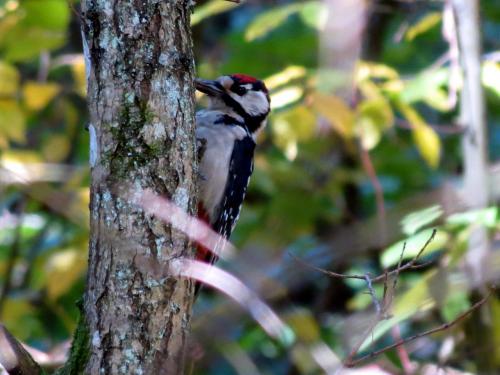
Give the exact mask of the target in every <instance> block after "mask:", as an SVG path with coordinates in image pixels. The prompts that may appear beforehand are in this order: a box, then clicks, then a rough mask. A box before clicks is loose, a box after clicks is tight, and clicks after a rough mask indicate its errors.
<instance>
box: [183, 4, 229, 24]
mask: <svg viewBox="0 0 500 375" xmlns="http://www.w3.org/2000/svg"><path fill="white" fill-rule="evenodd" d="M238 5H239V4H238V3H236V2H229V1H219V0H211V1H209V2H208V3H206V4H203V5H200V6H197V7H196V8H194V14H193V15H192V16H191V26H194V25H196V24H198V23H200V22H201V21H203V20H204V19H205V18H208V17H211V16H214V15H216V14H220V13H223V12H227V11H228V10H230V9H233V8H234V7H236V6H238Z"/></svg>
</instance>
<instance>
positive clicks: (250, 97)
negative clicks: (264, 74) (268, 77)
mask: <svg viewBox="0 0 500 375" xmlns="http://www.w3.org/2000/svg"><path fill="white" fill-rule="evenodd" d="M195 84H196V89H197V90H199V91H201V92H203V93H205V94H207V95H208V97H209V99H210V109H217V110H220V111H222V112H224V113H227V114H228V115H237V116H238V117H239V120H241V121H242V122H243V123H244V124H245V126H246V127H247V129H248V130H249V131H250V133H256V132H258V131H259V130H260V129H262V128H263V127H264V126H265V124H266V117H267V115H268V114H269V111H270V109H271V101H270V99H269V92H268V91H267V88H266V85H265V84H264V82H262V81H260V80H258V79H256V78H253V77H250V76H247V75H244V74H233V75H228V76H221V77H219V78H217V79H216V80H213V81H211V80H205V79H197V80H196V81H195Z"/></svg>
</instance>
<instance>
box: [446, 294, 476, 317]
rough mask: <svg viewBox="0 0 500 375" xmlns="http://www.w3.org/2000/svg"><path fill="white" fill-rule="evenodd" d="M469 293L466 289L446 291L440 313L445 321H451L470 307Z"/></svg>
mask: <svg viewBox="0 0 500 375" xmlns="http://www.w3.org/2000/svg"><path fill="white" fill-rule="evenodd" d="M470 306H471V305H470V301H469V295H468V293H467V291H466V290H458V291H456V292H455V293H448V294H447V296H446V298H445V300H444V303H443V305H442V307H441V315H442V316H443V319H444V320H445V321H448V322H450V321H452V320H453V319H455V318H456V317H457V316H458V315H460V314H461V313H463V312H465V311H467V310H468V309H469V308H470Z"/></svg>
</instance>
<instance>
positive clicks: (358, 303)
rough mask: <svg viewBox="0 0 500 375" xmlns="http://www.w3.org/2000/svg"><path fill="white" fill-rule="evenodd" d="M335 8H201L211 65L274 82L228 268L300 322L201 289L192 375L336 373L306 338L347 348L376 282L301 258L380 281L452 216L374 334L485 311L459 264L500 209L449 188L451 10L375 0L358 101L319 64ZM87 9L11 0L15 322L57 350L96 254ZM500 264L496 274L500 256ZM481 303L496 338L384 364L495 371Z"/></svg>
mask: <svg viewBox="0 0 500 375" xmlns="http://www.w3.org/2000/svg"><path fill="white" fill-rule="evenodd" d="M325 4H326V2H325V3H322V2H320V1H289V0H275V1H259V0H253V1H248V3H245V4H243V5H238V4H235V3H231V2H226V1H220V0H210V1H200V2H199V3H198V4H197V5H196V6H195V7H194V13H193V16H192V24H193V37H194V45H195V53H196V57H197V69H198V74H199V76H202V77H204V78H215V77H217V76H219V75H221V74H227V73H237V72H238V73H245V74H250V75H254V76H257V77H261V78H263V79H265V82H266V84H267V86H268V88H269V89H270V93H271V100H272V104H273V111H272V113H271V116H270V121H269V126H268V127H267V129H266V131H265V132H264V133H263V134H262V135H261V137H260V139H259V149H258V154H257V156H256V169H255V173H254V177H253V179H252V181H251V184H250V189H249V193H248V196H247V200H246V204H245V206H244V209H243V211H242V214H241V218H240V222H239V225H238V226H237V228H236V231H235V233H234V235H233V237H232V240H233V241H234V243H235V244H236V245H237V247H238V248H240V249H241V252H240V255H239V256H238V258H237V259H235V260H234V261H231V262H228V263H227V264H223V267H225V268H227V269H229V270H230V271H231V272H233V273H234V274H236V275H237V276H238V277H240V278H241V279H242V280H243V281H244V282H245V283H246V284H247V285H249V286H250V287H251V288H253V289H255V290H257V291H259V293H260V294H261V295H262V296H263V297H264V298H265V299H266V300H267V301H269V303H270V304H271V306H272V307H273V308H274V309H275V311H277V312H278V314H280V316H281V317H282V318H283V319H284V320H285V321H286V322H287V323H288V324H289V326H290V327H291V328H292V330H293V333H292V337H291V340H288V341H287V342H282V343H280V342H276V341H275V340H273V339H270V338H268V337H267V336H266V335H265V333H264V332H263V331H262V330H261V329H260V328H259V327H258V326H257V325H256V324H255V323H254V322H253V321H252V320H251V318H249V317H248V316H247V315H246V314H245V312H244V311H241V310H240V309H238V308H236V307H235V306H234V305H233V304H232V303H231V302H230V301H228V300H227V299H226V298H225V297H224V296H221V295H219V294H216V293H213V292H211V291H208V290H206V291H205V292H204V294H203V295H202V297H201V298H200V299H199V301H198V302H197V305H196V308H195V311H196V313H195V318H194V321H193V330H194V332H195V339H194V341H195V343H194V344H193V346H194V347H195V350H193V352H195V353H197V354H196V355H195V354H193V356H195V357H196V358H197V360H196V365H195V373H197V374H252V373H264V374H316V373H321V372H322V370H321V369H320V366H319V365H318V361H317V360H315V359H314V356H312V355H311V353H310V352H309V351H308V350H306V347H307V346H308V345H313V346H315V347H318V345H322V348H328V349H325V350H327V351H330V352H331V354H332V355H333V353H335V355H337V356H339V357H343V356H345V355H346V354H348V353H349V351H350V349H351V348H352V347H353V345H354V342H355V341H356V338H357V337H360V335H361V334H362V332H363V329H364V327H365V323H366V319H367V317H369V316H370V314H372V315H373V306H372V301H371V297H370V295H369V294H367V289H366V285H365V283H363V282H362V281H361V282H360V281H359V280H339V279H335V278H331V277H329V276H327V275H325V274H322V273H320V272H318V271H315V270H313V269H311V268H308V267H307V266H305V265H304V264H302V263H299V262H297V261H296V260H294V258H293V257H291V256H290V254H293V255H295V256H298V257H300V258H302V259H303V260H304V261H306V262H307V263H310V264H312V265H314V266H316V267H321V268H324V269H328V270H333V271H337V272H344V273H357V274H363V273H367V272H369V273H371V274H373V275H376V274H379V273H381V272H382V271H383V269H384V268H390V267H394V266H395V265H397V264H398V262H399V258H400V255H401V250H402V248H403V244H404V243H406V251H405V253H404V257H405V259H411V258H412V257H414V256H415V255H416V254H417V253H418V251H419V250H420V249H421V248H422V246H423V244H424V243H425V242H426V241H427V240H428V238H429V237H430V235H431V232H432V229H431V228H436V229H437V233H436V236H435V238H434V240H433V241H432V242H431V244H430V245H429V247H428V248H427V250H426V252H425V253H424V254H423V260H434V262H433V263H432V264H430V265H427V266H426V267H423V268H421V269H418V270H412V271H408V272H404V273H403V274H401V275H400V277H399V281H398V294H397V296H396V298H395V300H394V307H393V310H392V315H393V317H392V318H391V319H389V320H385V321H383V322H381V323H380V324H379V325H378V328H377V329H376V331H375V332H374V334H373V342H374V347H377V346H380V345H383V344H387V343H389V342H391V340H395V339H397V337H399V335H402V336H409V335H412V334H415V333H418V332H421V331H423V330H425V329H429V328H432V327H434V326H437V325H439V324H442V323H443V322H445V321H450V320H452V319H453V318H455V317H456V316H458V315H459V314H460V313H462V312H464V311H465V310H466V309H467V308H469V307H470V306H471V303H472V302H471V301H473V298H472V293H471V290H470V286H469V285H468V283H467V279H466V277H465V276H464V272H463V258H464V254H465V252H466V251H467V248H468V242H469V236H470V233H471V230H472V228H474V227H475V226H483V227H485V228H487V230H488V233H489V236H490V239H491V241H492V242H491V245H492V248H493V250H495V248H496V250H498V243H499V241H500V217H499V214H498V207H497V205H496V204H492V205H491V207H486V208H484V209H480V210H467V208H466V207H465V205H464V204H462V203H461V202H460V199H459V198H458V195H455V193H454V192H455V191H456V189H459V188H460V180H461V173H462V165H463V155H462V149H461V143H460V140H461V136H462V132H463V131H462V128H461V126H460V124H459V123H458V120H457V118H458V105H457V101H456V98H455V97H454V94H455V93H456V87H455V86H456V85H458V86H460V80H459V79H457V77H454V79H450V76H452V73H453V72H452V71H451V65H452V64H451V63H450V59H449V58H447V55H446V53H447V51H448V48H449V46H448V43H447V41H446V40H445V38H444V37H443V33H442V23H443V20H442V14H443V3H442V2H438V1H392V0H380V1H376V2H374V3H373V4H372V5H373V9H372V11H371V12H370V13H369V18H368V20H367V22H368V23H367V30H368V31H369V32H367V33H366V35H365V36H364V39H363V41H364V46H363V50H362V58H361V59H360V60H359V61H357V62H356V66H355V69H354V73H353V76H352V77H347V78H352V80H353V82H354V85H353V87H354V88H355V90H354V91H355V94H354V95H352V96H348V97H346V96H345V95H342V94H338V92H339V90H340V89H341V88H342V87H345V85H346V77H345V76H343V75H342V74H339V72H338V71H336V70H334V69H333V68H332V67H330V66H328V64H325V63H324V61H322V57H321V56H322V48H324V41H325V38H326V39H328V38H339V36H338V35H337V36H336V35H328V34H326V35H325V27H326V25H327V21H328V17H327V16H328V15H327V12H326V5H325ZM78 9H79V7H78V1H73V0H70V1H66V0H0V192H1V195H0V321H2V322H3V323H4V324H6V326H7V327H8V328H9V329H10V330H11V332H13V333H14V334H15V336H16V337H17V338H19V339H21V340H23V341H25V342H26V343H28V344H29V345H31V346H34V347H36V348H38V349H41V350H44V351H50V350H52V349H53V348H54V347H56V346H57V345H59V344H61V343H64V342H66V341H67V340H68V339H69V338H70V337H71V334H72V331H73V329H74V328H75V324H76V319H77V316H78V309H77V307H76V303H75V302H76V301H77V300H78V299H79V298H80V297H81V295H82V292H83V288H84V279H85V270H86V261H87V238H88V201H89V197H88V195H89V191H88V184H89V169H88V162H87V160H88V132H87V131H86V130H85V128H86V123H87V111H86V103H85V67H84V63H83V57H82V55H81V40H80V31H79V27H80V23H79V22H80V21H79V17H78ZM481 11H482V14H481V15H482V23H481V25H482V30H481V31H482V33H483V48H484V51H485V59H484V62H483V83H484V88H485V90H486V99H487V116H488V134H489V158H490V160H491V161H492V164H493V163H494V161H495V160H497V161H498V159H499V158H500V126H499V123H500V105H499V104H500V64H499V62H498V61H499V56H498V55H499V54H500V38H499V35H500V3H499V2H498V1H496V0H484V1H481ZM340 37H341V36H340ZM457 82H458V83H457ZM497 188H498V187H497ZM496 258H498V256H497V257H496ZM493 259H495V258H493ZM492 264H496V268H495V267H493V271H496V272H498V264H499V263H498V259H497V263H495V262H492ZM493 277H494V276H493ZM382 289H383V287H382V285H375V286H374V290H375V292H377V293H382ZM484 309H485V310H487V311H488V312H489V313H490V315H489V317H490V318H489V325H490V330H489V331H488V335H489V337H488V339H484V342H485V344H484V346H482V347H481V346H478V345H476V344H474V345H475V346H471V342H472V340H468V338H469V334H468V332H467V326H466V325H464V324H461V325H459V326H458V327H456V328H454V329H450V330H448V331H445V332H441V333H439V334H438V335H435V336H430V337H424V338H421V339H419V340H417V341H415V342H414V343H412V344H410V345H407V346H406V347H405V350H404V351H403V352H404V353H401V351H393V352H388V353H387V354H386V355H384V356H382V357H381V358H380V359H378V360H377V363H378V364H379V365H380V366H382V367H384V368H389V369H390V371H392V372H391V373H398V372H401V371H402V370H401V369H402V368H404V369H407V368H406V367H405V366H407V364H406V365H405V363H404V362H405V361H404V360H405V353H406V354H408V355H409V356H410V358H411V360H412V361H418V362H419V363H427V364H429V363H439V364H444V365H450V366H453V367H455V368H457V369H460V370H464V371H471V372H477V371H479V370H478V368H480V364H479V363H478V362H477V360H476V358H477V355H488V356H490V357H491V362H492V366H497V367H496V368H497V369H498V368H500V313H499V311H500V302H499V300H498V299H496V298H492V299H490V300H489V302H488V304H487V306H486V307H485V308H484ZM483 315H484V314H483ZM473 319H479V318H478V317H476V316H474V317H473V318H472V319H471V320H473ZM379 338H380V339H379ZM491 342H492V343H494V345H493V351H492V350H491V346H488V345H489V344H488V343H491ZM370 343H371V342H370ZM370 343H368V344H370ZM450 347H451V348H452V349H449V348H450ZM363 350H369V349H368V348H367V347H366V345H365V346H363ZM478 366H479V367H478Z"/></svg>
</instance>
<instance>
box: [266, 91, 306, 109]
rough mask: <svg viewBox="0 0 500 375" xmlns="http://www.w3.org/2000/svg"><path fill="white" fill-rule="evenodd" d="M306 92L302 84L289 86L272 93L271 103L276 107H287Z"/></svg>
mask: <svg viewBox="0 0 500 375" xmlns="http://www.w3.org/2000/svg"><path fill="white" fill-rule="evenodd" d="M303 94H304V89H303V88H302V86H288V87H285V88H284V89H282V90H279V91H277V92H275V93H273V94H272V95H271V105H272V107H273V108H274V109H276V108H281V107H285V106H287V105H289V104H292V103H293V102H296V101H297V100H299V99H300V98H301V97H302V95H303Z"/></svg>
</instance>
